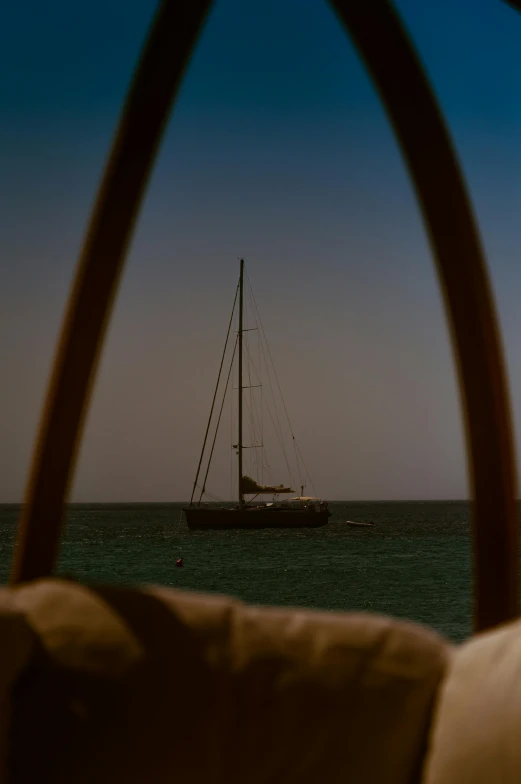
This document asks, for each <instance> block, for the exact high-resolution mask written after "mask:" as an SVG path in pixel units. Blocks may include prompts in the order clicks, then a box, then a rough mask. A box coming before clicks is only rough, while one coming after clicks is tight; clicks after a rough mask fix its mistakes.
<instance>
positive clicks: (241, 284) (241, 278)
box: [237, 259, 244, 507]
mask: <svg viewBox="0 0 521 784" xmlns="http://www.w3.org/2000/svg"><path fill="white" fill-rule="evenodd" d="M243 291H244V259H241V272H240V276H239V380H238V384H237V387H238V390H239V405H238V409H239V439H238V453H239V506H240V507H243V506H244V496H243V494H242V492H241V485H242V326H243V325H242V315H243V299H244V298H243Z"/></svg>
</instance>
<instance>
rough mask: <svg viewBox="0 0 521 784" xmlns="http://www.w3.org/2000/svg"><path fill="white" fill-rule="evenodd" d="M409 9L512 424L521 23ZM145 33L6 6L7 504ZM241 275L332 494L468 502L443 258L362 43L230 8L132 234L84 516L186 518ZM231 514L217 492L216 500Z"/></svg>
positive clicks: (294, 8) (304, 20) (463, 0)
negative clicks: (135, 508)
mask: <svg viewBox="0 0 521 784" xmlns="http://www.w3.org/2000/svg"><path fill="white" fill-rule="evenodd" d="M397 5H398V8H399V10H400V12H401V14H402V15H403V18H404V19H405V22H406V24H407V26H408V28H409V30H410V31H411V33H412V35H413V37H414V40H415V41H416V44H417V46H418V48H419V50H420V52H421V55H422V57H423V60H424V62H425V64H426V66H427V69H428V72H429V75H430V77H431V78H432V81H433V83H434V85H435V88H436V90H437V93H438V96H439V98H440V101H441V103H442V106H443V108H444V111H445V113H446V116H447V118H448V120H449V124H450V127H451V130H452V134H453V138H454V140H455V143H456V146H457V149H458V153H459V155H460V158H461V161H462V163H463V167H464V170H465V174H466V176H467V179H468V183H469V186H470V188H471V194H472V198H473V201H474V205H475V208H476V211H477V214H478V217H479V221H480V225H481V230H482V234H483V238H484V242H485V246H486V251H487V255H488V260H489V266H490V271H491V275H492V279H493V283H494V287H495V293H496V297H497V302H498V305H499V309H500V312H501V321H502V327H503V334H504V341H505V347H506V353H507V359H508V365H509V374H510V382H511V390H512V400H513V407H514V412H515V416H516V419H517V421H518V423H519V422H521V417H520V413H521V344H520V341H519V336H520V334H521V306H520V301H521V265H520V263H519V248H520V240H521V221H520V219H519V211H520V206H521V94H520V91H519V84H520V77H521V15H518V14H516V13H515V12H514V11H513V10H512V9H511V8H509V7H508V6H507V5H505V4H503V3H501V2H499V1H498V0H400V2H398V4H397ZM154 8H155V3H152V2H149V0H134V1H132V0H127V2H122V0H103V2H101V0H92V1H91V2H90V3H82V4H74V3H72V4H71V3H69V2H65V0H49V2H47V3H41V2H36V0H27V2H25V3H15V2H11V3H4V5H3V7H2V11H1V24H0V142H1V143H0V172H1V176H0V208H1V216H2V217H1V221H0V273H1V279H0V280H1V285H0V326H1V329H0V366H1V368H2V383H1V385H0V502H4V501H5V502H8V501H18V500H20V499H21V497H22V494H23V489H24V485H25V480H26V474H27V468H28V462H29V455H30V451H31V448H32V441H33V438H34V434H35V429H36V424H37V421H38V417H39V414H40V407H41V403H42V396H43V391H44V388H45V385H46V381H47V375H48V372H49V368H50V361H51V356H52V353H53V350H54V344H55V339H56V335H57V331H58V327H59V324H60V321H61V317H62V313H63V308H64V304H65V299H66V295H67V292H68V289H69V285H70V282H71V277H72V273H73V269H74V265H75V263H76V258H77V253H78V249H79V246H80V242H81V239H82V235H83V232H84V229H85V225H86V221H87V218H88V213H89V209H90V206H91V204H92V200H93V197H94V194H95V190H96V186H97V184H98V181H99V177H100V172H101V169H102V166H103V163H104V160H105V157H106V154H107V150H108V148H109V144H110V141H111V138H112V134H113V131H114V127H115V123H116V121H117V118H118V113H119V110H120V107H121V103H122V100H123V96H124V94H125V91H126V89H127V86H128V83H129V79H130V75H131V72H132V69H133V67H134V64H135V61H136V57H137V54H138V52H139V49H140V47H141V45H142V42H143V39H144V35H145V31H146V29H147V25H148V23H149V21H150V19H151V15H152V13H153V11H154ZM297 12H299V16H298V18H297ZM240 255H243V256H244V257H245V258H246V260H247V264H248V268H249V274H250V277H251V280H252V283H253V286H254V289H255V293H256V298H257V302H258V304H259V307H260V309H261V313H262V316H263V320H264V324H265V327H266V330H267V334H268V339H269V340H270V344H271V349H272V354H273V357H274V360H275V363H276V365H277V368H278V371H279V377H280V381H281V385H282V387H283V390H284V393H285V398H286V402H287V404H288V406H289V409H290V413H291V416H292V419H293V425H294V429H295V431H296V434H297V437H298V438H299V441H300V444H301V448H302V450H303V452H304V455H305V457H306V460H307V463H308V466H309V469H310V472H311V475H312V478H313V481H314V484H315V487H316V489H317V491H318V492H319V494H320V495H322V496H324V497H326V498H329V499H348V498H350V499H402V498H410V499H413V498H425V499H430V498H462V497H466V495H467V493H468V487H467V475H466V464H465V456H464V450H463V438H462V426H461V417H460V409H459V400H458V396H457V390H456V384H455V377H454V368H453V362H452V356H451V352H450V347H449V344H448V336H447V330H446V326H445V321H444V315H443V311H442V305H441V299H440V294H439V290H438V284H437V281H436V278H435V276H434V269H433V264H432V261H431V256H430V251H429V249H428V247H427V243H426V238H425V234H424V231H423V227H422V225H421V222H420V219H419V214H418V209H417V207H416V204H415V202H414V200H413V196H412V192H411V187H410V184H409V181H408V179H407V176H406V173H405V170H404V166H403V164H402V161H401V159H400V156H399V153H398V150H397V146H396V143H395V141H394V138H393V136H392V134H391V132H390V129H389V126H388V123H387V120H386V118H385V115H384V113H383V110H382V108H381V107H380V105H379V102H378V99H377V97H376V95H375V93H374V90H373V88H372V86H371V84H370V82H369V80H368V78H367V76H366V74H365V72H364V70H363V68H362V66H361V64H360V62H359V60H358V57H357V55H356V53H355V52H354V50H353V47H352V45H351V43H350V42H349V41H348V40H347V39H346V37H345V35H344V33H343V31H342V29H341V28H340V26H339V24H338V23H337V21H336V19H335V17H334V16H333V14H332V12H331V10H330V9H329V7H328V5H327V4H326V3H325V2H322V0H262V1H261V0H249V1H248V2H245V0H217V2H216V3H215V7H214V10H213V12H212V15H211V17H210V19H209V22H208V24H207V26H206V28H205V31H204V35H203V37H202V39H201V41H200V44H199V46H198V48H197V50H196V52H195V56H194V58H193V61H192V63H191V66H190V69H189V72H188V74H187V77H186V80H185V82H184V86H183V89H182V93H181V95H180V98H179V101H178V103H177V106H176V108H175V111H174V114H173V117H172V120H171V122H170V125H169V127H168V131H167V134H166V138H165V140H164V143H163V146H162V149H161V154H160V156H159V159H158V161H157V165H156V168H155V172H154V176H153V179H152V182H151V187H150V189H149V192H148V195H147V199H146V202H145V205H144V210H143V212H142V215H141V218H140V221H139V225H138V229H137V233H136V236H135V240H134V243H133V246H132V251H131V254H130V257H129V260H128V264H127V269H126V274H125V277H124V281H123V285H122V288H121V291H120V294H119V298H118V301H117V307H116V310H115V312H114V317H113V320H112V324H111V329H110V334H109V339H108V342H107V345H106V349H105V353H104V357H103V363H102V368H101V373H100V376H99V379H98V383H97V386H96V390H95V395H94V400H93V405H92V408H91V412H90V416H89V420H88V425H87V429H86V434H85V438H84V442H83V447H82V452H81V459H80V463H79V466H78V471H77V477H76V482H75V489H74V499H76V500H93V501H94V500H107V501H110V500H114V501H116V500H135V501H151V500H158V501H159V500H165V501H166V500H184V499H186V498H187V497H188V496H189V494H190V490H191V484H192V481H193V476H194V471H195V467H196V465H197V459H198V453H199V449H200V445H201V440H202V436H203V432H204V426H205V418H206V415H207V411H208V408H209V404H210V400H211V394H212V386H213V384H214V380H215V376H216V372H217V368H218V363H219V354H220V351H221V347H222V340H223V336H224V332H225V329H226V321H227V318H228V316H229V308H230V305H231V300H232V298H233V290H234V287H235V284H236V278H237V273H238V262H237V258H238V256H240ZM517 433H518V437H517V442H518V444H519V441H520V437H521V430H520V428H519V426H518V428H517ZM223 460H225V461H228V460H229V457H228V454H226V455H225V457H224V458H223ZM221 468H222V466H221ZM218 470H221V469H218ZM223 470H224V469H223ZM214 490H215V491H216V492H222V493H225V492H226V487H225V486H223V483H222V482H221V480H220V479H219V476H218V477H217V480H216V484H214Z"/></svg>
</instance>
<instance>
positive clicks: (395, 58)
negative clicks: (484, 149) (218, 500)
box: [331, 0, 519, 631]
mask: <svg viewBox="0 0 521 784" xmlns="http://www.w3.org/2000/svg"><path fill="white" fill-rule="evenodd" d="M331 4H332V6H333V7H334V8H335V9H336V11H337V14H338V16H339V17H340V19H341V20H342V21H343V23H344V24H345V26H346V28H347V30H348V32H349V33H350V35H351V37H352V39H353V41H354V43H355V45H356V47H357V48H358V50H359V52H360V54H361V56H362V58H363V60H364V62H365V64H366V67H367V69H368V71H369V73H370V74H371V77H372V79H373V81H374V84H375V85H376V88H377V90H378V92H379V94H380V98H381V100H382V101H383V103H384V105H385V108H386V110H387V114H388V116H389V119H390V121H391V123H392V126H393V128H394V132H395V134H396V137H397V140H398V142H399V144H400V147H401V150H402V154H403V156H404V158H405V162H406V164H407V167H408V170H409V174H410V176H411V179H412V182H413V184H414V188H415V191H416V196H417V199H418V202H419V204H420V207H421V211H422V214H423V219H424V222H425V225H426V228H427V232H428V235H429V239H430V243H431V247H432V250H433V254H434V258H435V260H436V266H437V270H438V276H439V280H440V283H441V287H442V291H443V294H444V300H445V307H446V312H447V315H448V320H449V324H450V327H451V334H452V344H453V348H454V353H455V356H456V363H457V367H458V374H459V382H460V390H461V397H462V404H463V409H464V413H465V425H466V428H465V429H466V436H467V452H468V456H469V468H470V479H471V488H472V496H473V499H474V504H473V534H474V558H475V613H474V628H475V630H476V631H479V630H482V629H486V628H488V627H491V626H494V625H496V624H499V623H502V622H504V621H508V620H510V619H512V618H514V617H516V616H517V615H518V601H519V600H518V525H517V510H516V495H517V494H516V470H515V458H514V449H513V444H512V427H511V420H510V410H509V400H508V389H507V382H506V375H505V370H504V365H503V356H502V350H501V343H500V337H499V330H498V325H497V320H496V315H495V310H494V303H493V298H492V294H491V290H490V285H489V281H488V276H487V271H486V265H485V260H484V254H483V251H482V248H481V244H480V239H479V235H478V230H477V227H476V223H475V221H474V217H473V214H472V210H471V207H470V203H469V199H468V196H467V193H466V188H465V184H464V180H463V176H462V174H461V171H460V168H459V166H458V163H457V161H456V157H455V154H454V151H453V149H452V144H451V141H450V137H449V134H448V132H447V129H446V127H445V124H444V121H443V118H442V115H441V111H440V109H439V107H438V105H437V101H436V99H435V97H434V95H433V92H432V90H431V88H430V86H429V83H428V80H427V78H426V76H425V74H424V71H423V68H422V66H421V64H420V61H419V59H418V57H417V55H416V53H415V51H414V49H413V47H412V45H411V43H410V40H409V38H408V36H407V33H406V32H405V30H404V28H403V26H402V24H401V22H400V20H399V18H398V16H397V14H396V12H395V10H394V8H393V6H392V5H391V3H390V2H388V0H331ZM432 590H433V591H435V590H436V586H435V585H433V586H432Z"/></svg>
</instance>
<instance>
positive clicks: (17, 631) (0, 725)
mask: <svg viewBox="0 0 521 784" xmlns="http://www.w3.org/2000/svg"><path fill="white" fill-rule="evenodd" d="M33 643H34V635H33V634H32V632H31V630H30V628H29V626H28V624H27V623H26V621H25V618H24V617H23V615H21V614H20V613H19V612H18V611H17V610H16V608H15V606H14V598H13V596H12V594H11V593H10V592H9V591H7V590H5V589H0V782H3V781H4V780H5V776H6V769H7V764H8V759H7V758H8V754H9V751H8V745H9V723H10V701H11V696H12V693H13V688H14V687H15V685H16V682H17V679H18V677H19V676H20V673H21V672H22V670H23V668H24V667H25V665H26V664H27V662H28V660H29V657H30V655H31V651H32V648H33Z"/></svg>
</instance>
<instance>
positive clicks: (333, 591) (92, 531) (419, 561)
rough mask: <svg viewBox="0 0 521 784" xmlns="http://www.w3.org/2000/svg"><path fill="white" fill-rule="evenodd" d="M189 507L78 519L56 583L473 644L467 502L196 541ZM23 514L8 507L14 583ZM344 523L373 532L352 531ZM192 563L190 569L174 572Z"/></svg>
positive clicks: (4, 551) (128, 509)
mask: <svg viewBox="0 0 521 784" xmlns="http://www.w3.org/2000/svg"><path fill="white" fill-rule="evenodd" d="M180 506H181V505H180V504H82V505H75V506H72V507H71V508H70V511H69V520H68V525H67V532H66V536H65V539H64V541H63V544H62V550H61V557H60V563H59V567H58V569H57V573H68V574H71V575H72V576H74V577H75V578H77V579H79V580H83V581H105V582H107V581H110V582H117V583H140V582H145V583H161V584H163V585H168V586H173V587H176V588H182V589H189V590H197V591H211V592H215V593H227V594H232V595H233V596H236V597H238V598H240V599H243V600H244V601H247V602H254V603H260V604H280V605H294V606H303V607H314V608H322V609H326V610H366V611H371V612H378V613H385V614H387V615H394V616H397V617H402V618H410V619H412V620H414V621H419V622H422V623H426V624H429V625H430V626H433V627H434V628H436V629H438V630H439V631H440V632H442V633H443V634H444V635H446V636H448V637H450V638H451V639H453V640H462V639H464V638H465V637H466V636H468V635H469V634H470V625H471V617H470V615H471V590H472V587H471V578H470V537H469V526H468V519H469V508H468V504H467V503H465V502H439V503H431V502H425V503H418V502H408V503H388V502H385V503H384V502H382V503H341V502H339V503H330V509H331V511H332V512H333V517H332V518H331V522H330V524H329V525H328V526H326V527H325V528H320V529H309V530H304V529H303V530H300V531H299V530H297V531H295V530H285V531H272V530H265V531H205V532H199V531H188V530H187V529H186V527H185V523H184V521H183V522H182V523H181V524H180V523H179V513H180ZM18 513H19V509H18V508H17V507H15V506H0V580H1V581H3V582H5V581H6V580H7V577H8V573H9V564H10V560H11V553H12V547H13V538H14V530H15V527H16V520H17V517H18ZM345 520H356V521H361V522H363V521H374V522H375V523H376V527H375V528H374V529H367V530H364V529H358V530H357V529H354V528H350V527H349V526H346V525H345V523H344V521H345ZM179 556H183V559H184V562H185V566H184V567H183V568H182V569H178V568H176V567H175V559H176V558H178V557H179Z"/></svg>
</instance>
